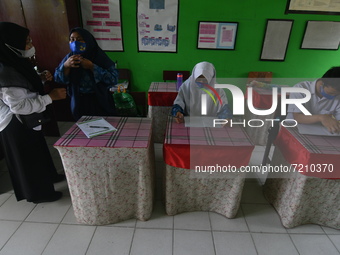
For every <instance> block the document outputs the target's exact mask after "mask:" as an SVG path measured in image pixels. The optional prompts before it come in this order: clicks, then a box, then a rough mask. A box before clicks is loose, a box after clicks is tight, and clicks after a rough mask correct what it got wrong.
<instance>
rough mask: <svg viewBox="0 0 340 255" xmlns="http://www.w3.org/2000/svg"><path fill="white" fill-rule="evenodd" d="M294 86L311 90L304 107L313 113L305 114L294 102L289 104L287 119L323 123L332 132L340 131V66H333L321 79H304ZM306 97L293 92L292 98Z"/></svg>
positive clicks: (305, 122) (304, 122) (307, 122)
mask: <svg viewBox="0 0 340 255" xmlns="http://www.w3.org/2000/svg"><path fill="white" fill-rule="evenodd" d="M294 87H297V88H304V89H307V90H309V91H310V93H311V99H310V100H309V101H308V102H307V103H304V104H303V105H304V107H305V108H306V109H307V110H308V111H309V112H310V113H311V114H312V115H305V114H303V113H302V112H301V110H300V109H299V108H297V107H296V105H294V104H290V105H289V106H288V111H287V112H288V114H287V119H295V120H296V121H297V122H298V123H302V124H314V123H321V124H322V125H323V126H324V127H326V128H327V129H328V131H329V132H331V133H340V122H339V121H340V67H332V68H331V69H329V70H328V71H327V72H326V73H325V74H324V75H323V76H322V78H320V79H317V80H315V81H304V82H300V83H298V84H296V85H295V86H294ZM304 97H306V95H305V94H303V93H291V94H290V99H298V98H304Z"/></svg>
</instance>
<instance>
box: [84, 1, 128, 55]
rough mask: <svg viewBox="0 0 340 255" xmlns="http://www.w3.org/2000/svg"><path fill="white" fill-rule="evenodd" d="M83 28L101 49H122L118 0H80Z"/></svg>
mask: <svg viewBox="0 0 340 255" xmlns="http://www.w3.org/2000/svg"><path fill="white" fill-rule="evenodd" d="M80 9H81V16H82V21H83V28H85V29H86V30H88V31H89V32H90V33H91V34H92V35H93V36H94V37H95V38H96V41H97V43H98V45H99V47H100V48H101V49H102V50H105V51H124V48H123V37H122V21H121V9H120V0H80Z"/></svg>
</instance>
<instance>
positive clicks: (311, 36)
mask: <svg viewBox="0 0 340 255" xmlns="http://www.w3.org/2000/svg"><path fill="white" fill-rule="evenodd" d="M339 43H340V22H337V21H307V25H306V30H305V34H304V36H303V40H302V44H301V49H323V50H337V49H339Z"/></svg>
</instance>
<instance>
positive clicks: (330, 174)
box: [275, 127, 340, 179]
mask: <svg viewBox="0 0 340 255" xmlns="http://www.w3.org/2000/svg"><path fill="white" fill-rule="evenodd" d="M275 145H276V146H277V147H278V148H279V149H280V151H281V153H282V154H283V156H284V157H285V159H286V160H287V161H288V162H289V163H290V164H297V165H298V166H300V167H299V170H300V171H299V172H300V173H301V174H304V175H307V176H314V177H319V178H325V179H332V178H334V179H340V136H317V135H302V134H300V133H299V131H298V128H297V127H287V128H286V127H281V129H280V132H279V134H278V136H277V138H276V140H275ZM318 164H319V165H320V164H321V166H322V168H321V169H317V168H318V166H319V165H318ZM325 166H327V169H326V168H323V167H325ZM328 167H332V170H331V169H329V168H328ZM326 170H327V171H326Z"/></svg>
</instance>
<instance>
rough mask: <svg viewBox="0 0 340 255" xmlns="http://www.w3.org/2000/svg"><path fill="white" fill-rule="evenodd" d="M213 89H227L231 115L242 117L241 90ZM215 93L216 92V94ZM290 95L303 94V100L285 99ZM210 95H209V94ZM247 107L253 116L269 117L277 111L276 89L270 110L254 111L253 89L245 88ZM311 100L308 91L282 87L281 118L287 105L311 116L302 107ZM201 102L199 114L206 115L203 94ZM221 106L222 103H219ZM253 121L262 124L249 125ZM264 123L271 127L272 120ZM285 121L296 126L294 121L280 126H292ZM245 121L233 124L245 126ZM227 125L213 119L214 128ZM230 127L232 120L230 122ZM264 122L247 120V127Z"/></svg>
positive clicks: (273, 90) (273, 91) (243, 97)
mask: <svg viewBox="0 0 340 255" xmlns="http://www.w3.org/2000/svg"><path fill="white" fill-rule="evenodd" d="M215 88H221V89H228V90H229V91H230V92H231V94H232V97H233V115H244V114H245V111H244V105H245V103H244V100H245V96H244V94H243V92H242V90H241V89H240V88H239V87H237V86H235V85H231V84H215ZM214 91H215V92H216V90H215V89H214ZM216 93H217V92H216ZM290 93H303V94H304V95H305V97H304V98H300V99H289V98H287V95H289V94H290ZM210 94H211V93H210ZM247 99H248V100H247V106H248V109H249V111H250V112H251V113H252V114H254V115H259V116H264V115H270V114H272V113H274V112H275V111H276V110H277V107H278V101H279V100H278V89H277V88H276V87H273V88H272V106H271V107H270V109H264V110H263V109H262V110H261V109H256V108H255V107H254V105H253V88H252V87H247ZM310 99H311V93H310V91H309V90H307V89H304V88H296V87H282V88H281V105H280V106H281V107H280V108H281V116H286V115H287V105H289V104H294V105H295V106H296V107H297V108H299V109H300V110H301V112H302V113H303V114H305V115H311V113H310V112H309V111H308V110H307V109H306V108H305V107H304V106H303V104H304V103H306V102H308V101H309V100H310ZM201 102H202V108H201V114H202V115H207V95H205V94H203V95H202V98H201ZM220 103H221V104H222V102H220ZM254 121H260V122H261V123H262V124H261V125H260V126H258V125H257V126H255V125H251V123H252V122H254ZM266 121H271V122H272V125H273V123H274V121H277V120H274V119H268V120H266ZM285 121H289V122H294V123H295V125H293V126H296V125H297V122H296V120H294V119H286V120H283V121H282V122H281V124H282V125H283V126H287V127H289V126H292V125H284V122H285ZM245 122H246V121H245V120H243V121H242V122H237V123H235V122H234V124H243V125H244V126H245V124H246V123H245ZM226 123H228V121H227V120H224V119H215V120H214V127H215V124H226ZM230 124H231V125H232V124H233V123H232V120H231V123H230ZM263 124H264V122H263V121H262V120H257V119H255V120H254V119H251V120H248V125H249V126H251V127H261V126H263Z"/></svg>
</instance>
